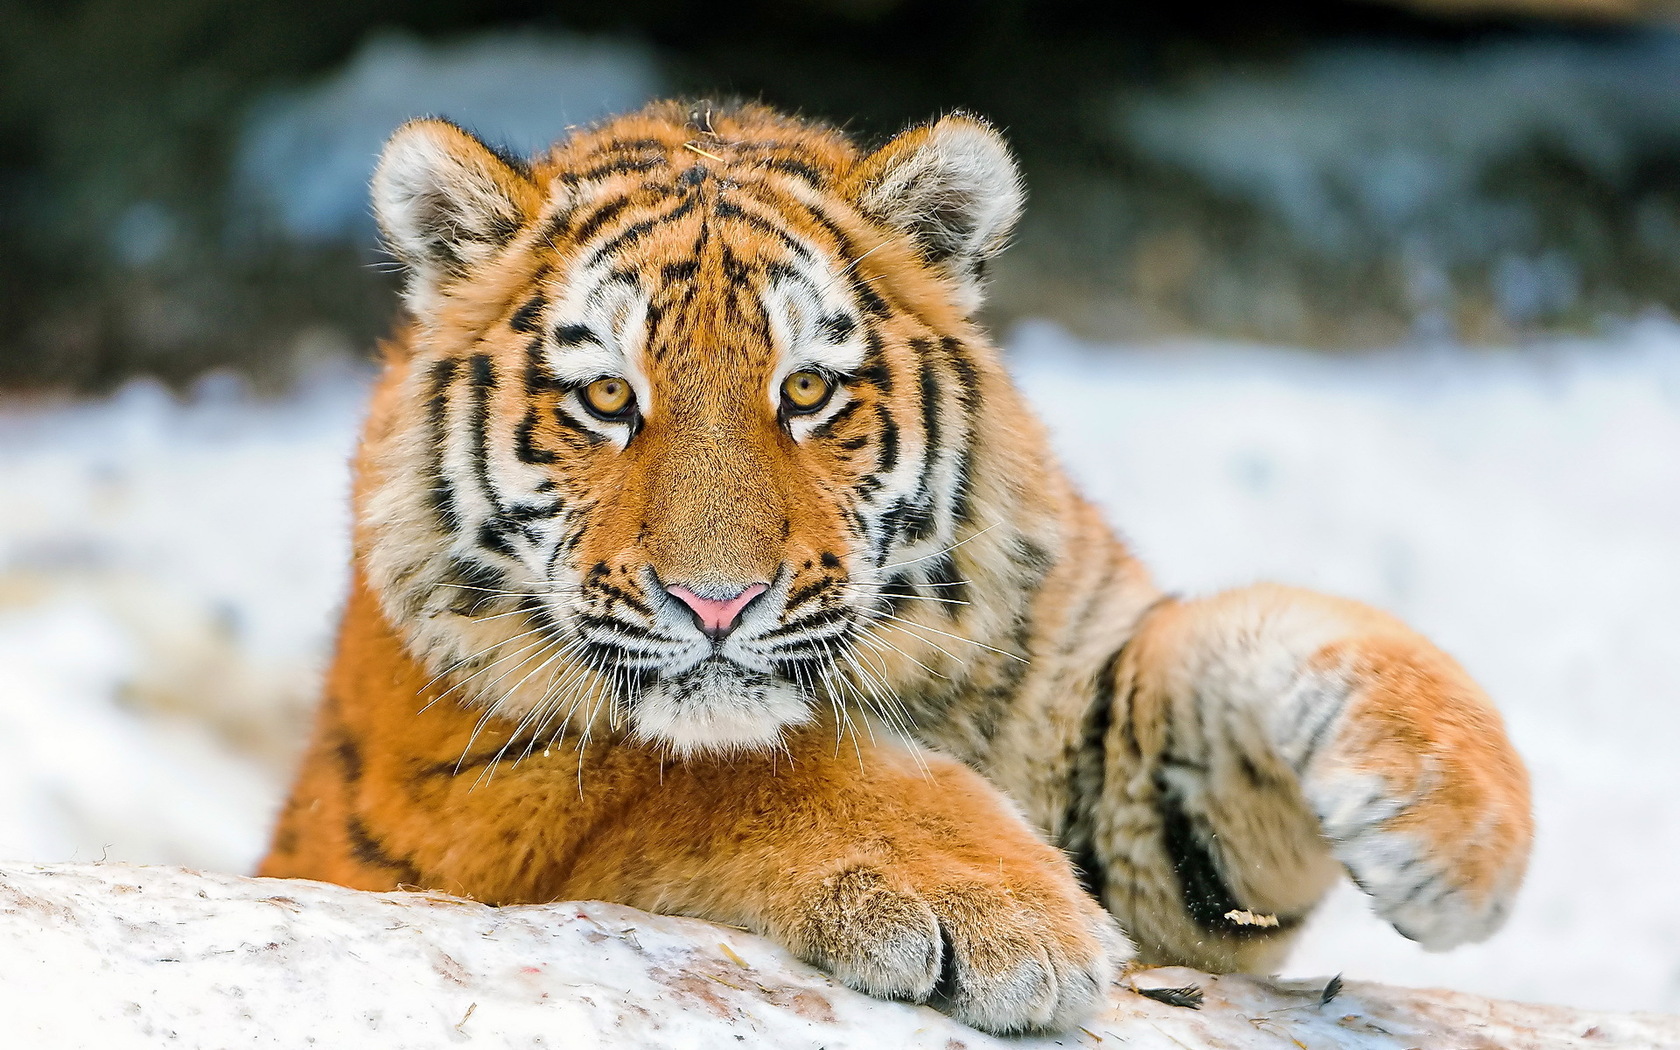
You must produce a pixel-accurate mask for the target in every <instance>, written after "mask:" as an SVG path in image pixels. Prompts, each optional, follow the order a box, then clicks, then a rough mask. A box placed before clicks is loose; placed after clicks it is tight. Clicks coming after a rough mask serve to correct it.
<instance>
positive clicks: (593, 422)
mask: <svg viewBox="0 0 1680 1050" xmlns="http://www.w3.org/2000/svg"><path fill="white" fill-rule="evenodd" d="M373 199H374V206H375V210H376V213H377V216H378V219H379V222H380V225H381V227H382V228H383V230H384V233H385V237H386V239H387V243H388V244H389V247H390V250H391V251H392V252H393V253H394V254H395V256H396V257H397V258H398V259H399V260H400V261H401V263H402V265H403V266H404V268H405V270H406V274H407V286H406V293H405V294H406V304H407V307H408V311H409V313H410V314H411V315H412V319H411V320H410V321H408V322H407V323H406V324H405V325H404V326H403V327H402V328H401V329H400V330H399V331H398V333H397V334H396V335H395V336H394V337H393V338H392V339H391V340H390V341H389V342H388V343H387V344H386V346H385V352H384V356H385V365H384V376H383V379H382V380H381V381H380V382H379V384H378V387H377V390H376V391H375V393H374V396H373V403H372V408H371V411H370V413H369V416H368V419H367V424H366V430H365V435H364V439H363V441H362V444H361V447H360V451H359V453H358V455H357V459H356V482H355V492H354V507H355V533H354V578H353V583H352V586H351V592H350V596H349V600H348V605H347V608H346V609H345V612H344V619H343V623H342V627H341V629H340V634H339V640H338V646H337V655H336V659H335V662H334V664H333V666H332V669H331V671H330V674H329V676H328V679H327V683H326V692H325V698H324V700H323V701H322V704H321V708H320V714H319V718H318V721H317V724H316V726H315V730H314V735H313V739H312V743H311V745H310V747H309V751H308V754H307V756H306V758H305V760H304V763H303V767H302V771H301V772H300V774H299V775H298V779H297V782H296V786H295V788H294V789H293V791H292V794H291V797H290V800H289V801H288V802H287V804H286V806H285V809H284V812H283V813H282V814H281V816H280V819H279V824H278V828H277V829H276V831H275V834H274V839H273V846H272V851H271V852H270V854H269V855H268V857H267V859H266V860H265V861H264V862H263V864H262V869H261V870H262V874H264V875H273V876H296V877H305V878H314V879H324V880H328V881H331V882H337V883H342V884H344V885H346V886H354V887H362V888H365V889H370V890H390V889H393V888H396V887H403V886H413V887H428V888H432V889H437V890H444V891H448V892H450V893H455V894H461V895H465V896H469V897H473V898H476V899H478V900H480V901H486V902H492V903H516V902H541V901H552V900H557V899H566V898H598V899H603V900H609V901H618V902H622V903H624V904H628V905H634V906H636V907H639V908H645V909H651V910H654V911H660V912H668V913H675V914H684V915H693V916H700V917H703V918H707V919H713V920H717V921H719V922H725V923H732V924H736V925H740V926H744V927H748V928H751V929H753V930H756V931H759V932H761V933H763V934H765V935H767V936H770V937H772V938H775V939H776V940H778V941H780V942H781V943H782V944H784V945H786V946H787V947H788V948H789V949H790V950H791V951H793V952H794V953H795V954H797V955H798V956H800V957H801V958H803V959H806V960H809V961H811V962H813V963H816V964H818V965H820V966H823V967H826V968H827V969H828V970H829V971H831V972H832V973H833V974H835V975H836V976H837V977H838V978H839V979H841V980H842V981H844V982H846V983H847V984H849V985H852V986H853V987H855V988H859V989H862V990H864V991H866V992H870V993H873V994H875V995H879V996H888V997H894V998H900V999H906V1000H911V1001H916V1002H924V1001H931V1002H935V1003H936V1004H938V1005H940V1006H941V1007H942V1008H944V1009H946V1010H948V1011H949V1012H950V1013H952V1014H953V1015H954V1016H956V1017H958V1018H960V1019H961V1020H963V1021H966V1022H968V1023H969V1024H971V1025H974V1026H976V1027H979V1028H983V1029H987V1030H990V1031H993V1032H1016V1031H1026V1030H1049V1029H1062V1028H1066V1027H1069V1026H1071V1025H1073V1024H1074V1023H1076V1022H1077V1021H1078V1020H1080V1019H1081V1018H1082V1017H1083V1016H1085V1015H1086V1014H1088V1013H1089V1012H1090V1011H1092V1010H1093V1009H1095V1008H1096V1007H1097V1006H1098V1005H1099V1003H1100V1002H1101V1000H1102V999H1103V997H1104V994H1105V992H1106V990H1107V988H1108V985H1109V983H1110V980H1111V978H1112V976H1113V975H1114V974H1115V972H1116V969H1117V967H1118V966H1120V965H1121V964H1122V963H1124V962H1125V961H1126V960H1128V959H1130V958H1133V957H1134V956H1135V957H1136V958H1138V959H1140V960H1143V961H1146V962H1153V963H1167V962H1173V963H1184V964H1189V965H1193V966H1198V967H1202V968H1205V969H1210V970H1219V971H1231V970H1259V971H1264V970H1268V969H1271V968H1273V967H1276V966H1277V965H1278V963H1279V961H1280V960H1281V959H1282V957H1283V954H1284V952H1285V949H1286V948H1287V946H1288V945H1289V943H1290V941H1291V939H1292V938H1293V937H1294V936H1295V935H1296V932H1297V931H1298V929H1299V928H1300V926H1301V923H1302V921H1303V920H1304V919H1305V918H1306V917H1307V915H1308V914H1309V913H1310V912H1311V911H1312V909H1313V907H1314V905H1315V904H1316V903H1317V902H1318V901H1319V900H1320V898H1321V897H1322V896H1323V895H1324V893H1325V892H1326V890H1327V889H1328V888H1329V887H1330V886H1331V885H1332V883H1333V882H1334V881H1335V880H1336V878H1337V877H1338V875H1339V874H1341V873H1343V872H1345V873H1347V874H1348V875H1349V876H1351V877H1352V878H1353V879H1354V881H1355V882H1357V884H1358V885H1359V886H1360V887H1361V888H1362V889H1363V890H1364V891H1365V892H1366V893H1367V894H1369V895H1370V898H1371V901H1372V904H1373V906H1374V907H1375V908H1376V910H1377V911H1378V912H1379V913H1380V914H1381V915H1382V916H1383V917H1384V918H1386V919H1387V920H1388V921H1389V922H1391V923H1393V925H1394V926H1395V927H1396V928H1397V929H1399V930H1400V932H1402V933H1404V934H1405V935H1406V936H1408V937H1411V938H1413V939H1415V940H1418V941H1421V942H1422V943H1423V944H1425V945H1426V946H1428V947H1431V948H1445V947H1448V946H1451V945H1454V944H1458V943H1460V942H1463V941H1468V940H1475V939H1477V938H1482V937H1486V936H1487V935H1488V934H1490V933H1491V932H1492V931H1493V930H1494V929H1495V928H1497V927H1498V925H1499V924H1500V922H1501V920H1502V919H1503V918H1504V916H1505V913H1506V911H1507V909H1508V907H1509V906H1510V903H1511V899H1512V896H1513V894H1514V893H1515V892H1516V890H1517V886H1518V883H1519V882H1520V881H1521V879H1522V875H1523V870H1524V867H1525V864H1526V861H1527V855H1528V849H1529V840H1530V835H1531V821H1530V813H1529V793H1528V783H1527V777H1526V774H1525V772H1524V769H1523V766H1522V765H1521V763H1520V761H1519V760H1518V758H1517V756H1516V754H1515V753H1514V752H1513V750H1512V748H1511V745H1510V743H1509V742H1508V741H1507V740H1506V737H1505V733H1504V730H1503V728H1502V725H1501V722H1500V718H1499V716H1498V714H1496V713H1495V711H1494V709H1493V707H1492V706H1491V705H1490V704H1489V702H1488V700H1487V699H1486V697H1485V696H1484V695H1483V694H1482V692H1481V690H1480V689H1478V688H1477V687H1476V685H1475V684H1474V683H1473V682H1471V681H1470V679H1469V678H1468V677H1467V676H1466V675H1465V673H1464V672H1463V670H1461V669H1460V668H1459V666H1458V665H1457V664H1455V663H1454V662H1453V661H1452V660H1451V659H1450V658H1448V657H1447V656H1445V655H1444V654H1442V653H1441V652H1440V651H1439V650H1437V649H1436V648H1435V647H1433V646H1432V645H1431V644H1430V643H1429V642H1428V641H1426V640H1425V639H1423V638H1421V637H1420V636H1418V635H1417V634H1415V633H1413V632H1412V631H1410V630H1408V629H1407V628H1406V627H1404V626H1403V625H1401V624H1400V623H1398V622H1396V621H1395V620H1393V619H1391V618H1389V617H1388V616H1385V615H1384V614H1382V613H1380V612H1377V611H1375V610H1372V609H1369V608H1366V607H1364V606H1361V605H1357V604H1354V603H1352V602H1347V601H1340V600H1337V599H1334V598H1327V597H1322V596H1320V595H1317V594H1311V593H1307V592H1303V591H1297V590H1289V589H1286V588H1283V587H1276V586H1258V587H1251V588H1247V589H1243V590H1237V591H1232V592H1228V593H1225V594H1220V595H1216V596H1214V597H1211V598H1203V599H1196V600H1185V599H1180V598H1177V597H1173V596H1169V595H1165V594H1163V593H1162V592H1161V591H1160V590H1158V589H1157V588H1156V586H1155V584H1153V583H1152V582H1151V581H1150V578H1149V576H1148V575H1147V573H1146V572H1145V570H1144V569H1143V567H1142V566H1141V565H1139V564H1138V562H1137V561H1136V560H1134V559H1133V557H1132V556H1131V554H1130V553H1129V552H1128V551H1127V549H1126V548H1125V546H1124V545H1122V544H1121V542H1120V541H1119V540H1118V539H1116V537H1115V536H1114V534H1113V533H1112V532H1111V531H1110V530H1109V528H1108V526H1107V525H1106V524H1104V522H1103V521H1102V519H1101V517H1100V515H1099V514H1098V513H1097V511H1096V510H1095V509H1093V508H1092V506H1091V505H1090V504H1088V503H1086V502H1085V501H1084V500H1083V499H1081V498H1080V496H1079V494H1078V493H1076V492H1075V491H1074V489H1073V487H1072V486H1071V484H1070V483H1069V481H1068V479H1067V477H1066V476H1065V475H1064V474H1063V473H1062V471H1061V470H1060V469H1059V467H1058V466H1057V465H1056V463H1055V462H1054V460H1053V459H1052V457H1051V454H1050V452H1049V449H1048V445H1047V443H1046V438H1045V434H1044V431H1043V429H1042V428H1041V426H1040V425H1039V423H1038V421H1037V420H1036V419H1034V417H1033V415H1032V414H1031V412H1030V411H1029V410H1028V409H1027V407H1026V406H1025V405H1024V404H1023V402H1022V398H1021V396H1020V394H1019V393H1017V391H1016V389H1015V388H1014V387H1013V386H1012V385H1011V382H1010V379H1009V376H1008V375H1007V373H1006V372H1005V370H1004V368H1003V365H1002V364H1001V362H1000V360H999V355H998V353H997V351H996V350H995V349H994V347H993V346H992V345H991V343H990V342H989V341H988V340H987V337H986V335H985V334H984V333H983V332H982V331H980V329H979V328H977V327H976V324H975V322H974V314H975V312H976V310H977V308H978V307H979V305H980V302H981V291H982V283H983V271H984V266H985V263H986V261H987V260H988V259H989V258H990V257H992V256H993V255H995V254H996V253H997V252H998V251H999V250H1000V249H1002V248H1003V246H1004V243H1005V240H1006V238H1007V237H1008V235H1009V232H1010V229H1011V226H1012V225H1013V224H1014V222H1015V220H1016V217H1017V215H1018V214H1019V212H1020V210H1021V205H1022V188H1021V182H1020V179H1019V177H1018V175H1017V173H1016V168H1015V165H1014V162H1013V161H1012V159H1011V156H1010V153H1009V151H1008V148H1007V147H1006V146H1005V144H1004V143H1003V141H1002V140H1001V138H1000V137H999V136H998V134H997V133H996V132H994V131H993V130H992V129H991V128H990V127H988V126H987V125H986V124H984V123H982V122H981V121H979V120H976V119H974V118H971V117H966V116H948V117H945V118H943V119H941V120H938V121H936V122H934V123H932V124H928V125H925V126H922V127H917V128H914V129H912V130H910V131H907V132H905V133H903V134H901V135H899V136H898V137H897V138H894V139H892V140H891V141H890V142H888V143H887V144H886V145H884V146H883V147H881V148H880V149H878V150H875V151H874V152H870V153H864V152H861V151H860V150H859V149H858V148H857V147H856V146H854V145H853V144H852V143H851V142H850V141H848V140H847V139H846V138H845V137H843V136H842V135H840V134H839V133H837V132H836V131H833V130H831V129H829V128H826V127H822V126H819V125H816V124H812V123H808V122H804V121H800V120H794V119H790V118H788V117H784V116H780V115H778V114H776V113H774V112H771V111H769V110H766V109H762V108H756V107H739V108H729V109H711V108H708V107H705V106H697V107H693V108H689V107H685V106H679V105H677V104H660V105H655V106H652V107H650V108H648V109H646V110H644V111H642V112H639V113H635V114H632V115H629V116H625V117H621V118H619V119H616V120H612V121H610V122H607V123H605V124H602V125H600V126H598V127H594V128H590V129H584V130H579V131H577V132H576V133H574V134H572V135H571V136H570V137H569V138H567V139H565V140H564V141H562V142H560V143H558V144H557V145H555V146H554V147H553V148H552V149H551V150H550V151H549V152H548V153H547V154H546V155H545V156H542V157H539V158H537V159H536V160H534V161H531V162H530V163H523V162H521V161H518V160H515V159H512V158H509V157H506V156H503V155H501V154H499V153H497V152H495V151H493V150H491V149H490V148H488V147H486V146H485V145H484V144H483V143H481V142H480V141H478V140H477V139H475V138H474V137H473V136H471V135H470V134H468V133H467V132H465V131H462V130H461V129H459V128H457V127H455V126H453V125H450V124H448V123H445V122H442V121H439V120H419V121H415V122H413V123H410V124H408V125H405V126H404V127H402V128H401V129H400V130H398V131H397V132H396V133H395V134H394V135H393V137H392V138H391V140H390V142H389V144H388V145H387V146H386V148H385V151H384V154H383V156H382V158H381V160H380V162H379V166H378V171H377V173H376V175H375V176H374V180H373ZM1099 902H1100V904H1099ZM1121 930H1124V936H1123V935H1122V934H1121V933H1120V931H1121ZM1128 938H1129V940H1128Z"/></svg>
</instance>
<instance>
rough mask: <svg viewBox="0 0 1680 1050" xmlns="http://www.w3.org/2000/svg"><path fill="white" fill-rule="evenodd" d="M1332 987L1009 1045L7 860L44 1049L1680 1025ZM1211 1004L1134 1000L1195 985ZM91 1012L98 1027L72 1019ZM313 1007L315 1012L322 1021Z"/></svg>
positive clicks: (910, 1041) (1677, 1039)
mask: <svg viewBox="0 0 1680 1050" xmlns="http://www.w3.org/2000/svg"><path fill="white" fill-rule="evenodd" d="M1326 983H1327V982H1326V979H1325V978H1323V977H1320V978H1318V979H1316V980H1312V981H1301V982H1289V983H1284V984H1273V983H1271V982H1267V981H1262V980H1258V979H1255V978H1252V977H1242V976H1237V977H1220V978H1213V979H1209V978H1207V977H1206V976H1204V975H1202V974H1199V973H1196V972H1195V971H1193V970H1185V969H1179V968H1164V969H1157V970H1145V971H1143V972H1140V973H1135V974H1130V975H1128V976H1127V977H1125V978H1124V979H1123V980H1122V981H1120V982H1119V983H1118V985H1117V987H1115V988H1113V989H1111V990H1110V993H1109V999H1108V1004H1107V1006H1106V1008H1105V1009H1103V1010H1101V1011H1100V1012H1098V1013H1097V1014H1096V1015H1095V1016H1092V1017H1089V1018H1086V1019H1085V1021H1084V1024H1083V1025H1082V1026H1081V1028H1080V1030H1079V1031H1074V1032H1068V1033H1062V1034H1058V1035H1056V1036H1052V1037H1047V1038H1038V1039H994V1038H991V1037H988V1036H985V1035H982V1034H981V1033H979V1032H976V1031H975V1030H973V1029H972V1028H968V1027H966V1026H964V1025H962V1024H959V1023H958V1022H956V1021H953V1020H951V1019H950V1018H948V1017H946V1016H944V1015H943V1014H940V1013H938V1012H937V1011H935V1010H934V1009H933V1008H931V1007H927V1006H911V1005H909V1004H907V1003H891V1002H882V1001H881V1000H879V999H871V998H869V997H868V996H865V995H862V994H860V993H858V992H854V991H851V990H850V989H848V988H845V987H843V986H841V985H840V984H839V983H838V982H836V981H835V980H834V979H832V978H831V977H829V976H828V975H827V974H824V973H822V972H820V971H818V970H816V969H813V968H812V967H810V966H805V965H803V964H801V963H798V962H796V961H794V960H793V959H792V958H791V957H790V956H789V955H788V954H787V952H785V951H783V950H782V949H781V948H779V947H777V946H776V945H774V944H772V943H770V942H769V941H767V940H765V939H764V938H761V937H755V936H753V935H752V934H749V933H743V932H741V931H739V930H735V929H730V928H727V927H722V926H714V925H712V924H711V923H707V922H700V921H698V920H695V919H679V918H672V917H669V916H661V915H649V914H647V913H646V912H639V911H635V910H633V909H630V908H623V907H619V906H617V905H612V904H602V903H599V902H594V903H582V904H579V903H573V902H562V903H558V904H552V905H544V906H538V907H520V908H489V907H486V906H484V905H481V904H475V903H473V902H471V901H464V900H461V899H460V898H456V897H446V896H444V895H442V894H431V893H378V894H375V893H358V892H356V891H354V890H346V889H342V888H340V887H338V886H327V885H324V884H322V883H303V882H284V881H278V880H273V879H239V878H234V877H231V876H227V875H200V874H197V873H194V872H187V871H182V870H180V869H179V868H164V867H148V868H135V867H131V866H129V865H126V864H85V865H54V866H44V867H43V866H38V865H31V864H9V863H5V862H0V1016H4V1017H5V1032H6V1034H7V1035H8V1036H10V1037H11V1038H12V1040H13V1043H11V1044H8V1045H24V1044H23V1043H20V1042H19V1041H20V1040H27V1046H29V1047H30V1050H58V1048H61V1047H62V1048H70V1047H75V1048H83V1047H93V1046H98V1047H128V1046H157V1045H161V1044H163V1043H165V1042H167V1043H168V1044H169V1045H171V1046H180V1047H205V1048H211V1047H214V1048H218V1050H220V1048H224V1047H236V1046H258V1045H261V1046H281V1047H303V1046H320V1047H331V1048H338V1047H398V1046H402V1047H416V1046H418V1047H435V1046H440V1045H443V1044H444V1043H445V1042H448V1043H472V1044H473V1045H475V1046H481V1047H483V1046H505V1047H520V1048H529V1047H547V1046H560V1047H609V1046H621V1047H635V1048H637V1050H652V1048H672V1050H676V1048H682V1050H698V1048H711V1047H718V1046H729V1047H735V1048H737V1050H806V1048H810V1050H817V1048H822V1050H864V1048H868V1050H873V1048H876V1047H884V1046H888V1047H894V1048H903V1050H910V1048H924V1047H925V1048H928V1050H933V1048H936V1047H937V1048H943V1050H952V1048H953V1047H966V1048H969V1050H1051V1048H1052V1047H1058V1046H1060V1047H1067V1046H1078V1047H1086V1048H1095V1047H1098V1046H1103V1045H1108V1046H1112V1045H1114V1044H1116V1043H1118V1044H1120V1045H1122V1046H1125V1047H1127V1048H1128V1050H1184V1048H1186V1047H1191V1046H1209V1047H1211V1046H1222V1047H1229V1046H1250V1045H1253V1044H1254V1043H1255V1041H1256V1040H1257V1039H1258V1038H1260V1037H1259V1036H1258V1034H1257V1033H1259V1032H1264V1033H1266V1035H1267V1036H1269V1037H1270V1039H1268V1040H1266V1042H1268V1043H1269V1044H1270V1045H1277V1046H1284V1045H1289V1044H1293V1045H1295V1046H1298V1047H1308V1046H1313V1047H1325V1046H1337V1047H1344V1048H1347V1050H1402V1048H1405V1047H1420V1046H1431V1047H1433V1046H1447V1045H1453V1044H1454V1043H1459V1042H1461V1040H1462V1037H1464V1036H1466V1035H1469V1034H1471V1033H1473V1038H1474V1040H1475V1045H1477V1046H1485V1047H1495V1046H1497V1047H1508V1048H1512V1050H1517V1048H1521V1050H1566V1048H1575V1047H1580V1046H1582V1045H1583V1041H1582V1040H1581V1038H1580V1035H1581V1034H1582V1033H1586V1034H1587V1035H1589V1036H1590V1037H1591V1040H1590V1041H1591V1045H1592V1046H1593V1047H1595V1048H1598V1050H1647V1048H1650V1047H1658V1046H1674V1045H1680V1017H1665V1016H1659V1015H1655V1014H1645V1015H1642V1016H1635V1015H1627V1014H1608V1015H1606V1014H1593V1013H1581V1012H1577V1011H1573V1010H1568V1009H1565V1008H1562V1007H1556V1006H1521V1005H1517V1004H1514V1003H1490V1002H1487V1001H1486V1000H1482V999H1476V998H1473V997H1471V996H1467V995H1464V994H1462V993H1447V992H1409V991H1407V990H1405V989H1399V988H1391V987H1384V986H1381V985H1372V984H1367V983H1364V982H1358V981H1347V982H1345V983H1343V984H1342V985H1341V987H1340V991H1339V992H1338V993H1337V994H1336V995H1335V997H1334V998H1333V999H1332V1000H1330V1001H1328V1002H1325V1001H1322V996H1323V992H1324V989H1325V986H1326ZM1187 985H1194V986H1195V987H1196V988H1197V989H1198V990H1199V991H1200V992H1201V993H1202V995H1203V1001H1202V1005H1201V1007H1200V1008H1199V1009H1186V1008H1185V1007H1183V1006H1175V1005H1169V1004H1166V1003H1159V1002H1155V1001H1153V1000H1151V999H1149V998H1146V997H1144V996H1142V995H1138V994H1136V992H1135V991H1134V990H1141V989H1163V988H1184V987H1185V986H1187ZM66 1002H74V1003H76V1004H77V1008H76V1009H73V1010H66V1009H65V1008H64V1004H65V1003H66ZM300 1007H301V1008H300Z"/></svg>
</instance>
